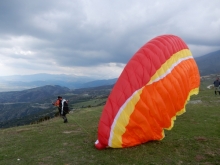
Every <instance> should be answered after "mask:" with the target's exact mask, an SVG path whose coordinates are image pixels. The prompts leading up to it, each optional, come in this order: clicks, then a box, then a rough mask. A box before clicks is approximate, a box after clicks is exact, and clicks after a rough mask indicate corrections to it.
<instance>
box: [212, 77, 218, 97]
mask: <svg viewBox="0 0 220 165" xmlns="http://www.w3.org/2000/svg"><path fill="white" fill-rule="evenodd" d="M213 84H214V90H215V95H217V92H218V93H219V95H220V90H219V85H220V81H219V78H216V80H215V81H214V83H213Z"/></svg>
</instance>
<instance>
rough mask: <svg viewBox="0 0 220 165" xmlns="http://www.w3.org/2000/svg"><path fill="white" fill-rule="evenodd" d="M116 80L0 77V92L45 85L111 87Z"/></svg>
mask: <svg viewBox="0 0 220 165" xmlns="http://www.w3.org/2000/svg"><path fill="white" fill-rule="evenodd" d="M116 80H117V78H114V79H108V80H95V79H93V78H91V77H85V76H72V75H65V74H60V75H51V74H34V75H21V76H18V75H15V76H0V92H4V91H21V90H25V89H31V88H36V87H40V86H45V85H60V86H63V87H67V88H70V89H79V88H89V87H97V86H102V85H112V84H114V83H115V82H116Z"/></svg>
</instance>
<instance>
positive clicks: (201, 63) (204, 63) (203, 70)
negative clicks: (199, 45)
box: [195, 50, 220, 76]
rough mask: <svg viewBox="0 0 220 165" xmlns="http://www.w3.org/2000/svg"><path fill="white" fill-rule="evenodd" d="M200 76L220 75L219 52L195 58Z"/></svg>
mask: <svg viewBox="0 0 220 165" xmlns="http://www.w3.org/2000/svg"><path fill="white" fill-rule="evenodd" d="M195 61H196V63H197V65H198V68H199V72H200V75H201V76H206V75H210V74H218V73H220V50H218V51H215V52H211V53H208V54H206V55H204V56H200V57H196V58H195Z"/></svg>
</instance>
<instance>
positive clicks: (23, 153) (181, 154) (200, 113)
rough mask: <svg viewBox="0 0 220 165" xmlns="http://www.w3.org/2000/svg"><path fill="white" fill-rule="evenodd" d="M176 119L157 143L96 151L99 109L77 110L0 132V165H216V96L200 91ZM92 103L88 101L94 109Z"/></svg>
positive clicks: (219, 159)
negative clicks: (63, 119)
mask: <svg viewBox="0 0 220 165" xmlns="http://www.w3.org/2000/svg"><path fill="white" fill-rule="evenodd" d="M191 100H192V101H190V102H189V103H188V104H187V106H186V113H184V114H183V115H181V116H178V117H177V120H176V121H175V124H174V127H173V129H172V130H171V131H165V134H166V137H165V138H164V139H163V140H162V141H153V142H148V143H145V144H142V145H139V146H136V147H131V148H125V149H105V150H101V151H100V150H97V149H95V147H94V142H95V140H96V138H97V126H98V121H99V117H100V114H101V111H102V108H103V106H97V107H91V108H80V107H83V105H85V104H87V105H91V106H92V104H93V103H92V102H91V101H90V102H89V103H81V105H79V104H78V105H77V107H78V108H77V109H76V110H75V111H73V112H72V113H71V114H69V115H68V119H69V123H67V124H64V123H62V119H61V118H59V117H57V118H54V119H51V120H48V121H45V122H42V123H40V124H34V125H27V126H20V127H13V128H8V129H1V130H0V137H1V138H0V153H1V154H0V164H2V165H11V164H21V165H30V164H31V165H85V164H89V165H90V164H91V165H93V164H94V165H99V164H100V165H114V164H116V165H122V164H123V165H134V164H135V165H139V164H140V165H142V164H152V165H153V164H163V165H164V164H167V165H170V164H220V148H219V146H220V108H219V103H220V96H214V92H213V91H212V90H202V91H201V92H200V94H199V95H197V96H193V97H192V98H191ZM95 103H96V102H95V101H94V104H95Z"/></svg>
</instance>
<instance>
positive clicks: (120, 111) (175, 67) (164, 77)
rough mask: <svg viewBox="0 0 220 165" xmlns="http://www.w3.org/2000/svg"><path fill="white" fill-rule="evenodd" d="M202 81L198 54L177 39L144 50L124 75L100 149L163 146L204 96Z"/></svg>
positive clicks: (110, 103)
mask: <svg viewBox="0 0 220 165" xmlns="http://www.w3.org/2000/svg"><path fill="white" fill-rule="evenodd" d="M199 84H200V75H199V71H198V67H197V65H196V63H195V60H194V59H193V57H192V54H191V52H190V50H189V48H188V47H187V45H186V44H185V43H184V41H183V40H182V39H180V38H179V37H177V36H174V35H163V36H159V37H156V38H154V39H152V40H151V41H149V42H148V43H146V44H145V45H144V46H143V47H142V48H140V49H139V50H138V51H137V52H136V53H135V54H134V56H133V57H132V58H131V59H130V61H129V62H128V64H127V65H126V66H125V68H124V70H123V71H122V73H121V75H120V77H119V78H118V81H117V82H116V84H115V86H114V87H113V89H112V92H111V93H110V95H109V97H108V99H107V102H106V105H105V106H104V109H103V111H102V115H101V117H100V121H99V125H98V140H97V141H96V142H95V146H96V148H97V149H103V148H107V147H112V148H124V147H131V146H135V145H139V144H141V143H145V142H147V141H151V140H162V139H163V138H164V129H168V130H170V129H171V128H172V127H173V122H174V120H175V119H176V116H177V115H181V114H182V113H184V112H185V105H186V103H187V100H189V98H190V96H191V95H193V94H198V91H199Z"/></svg>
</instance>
